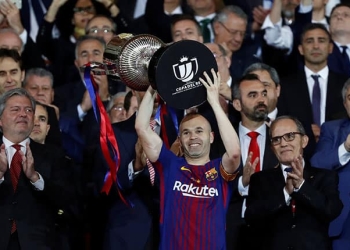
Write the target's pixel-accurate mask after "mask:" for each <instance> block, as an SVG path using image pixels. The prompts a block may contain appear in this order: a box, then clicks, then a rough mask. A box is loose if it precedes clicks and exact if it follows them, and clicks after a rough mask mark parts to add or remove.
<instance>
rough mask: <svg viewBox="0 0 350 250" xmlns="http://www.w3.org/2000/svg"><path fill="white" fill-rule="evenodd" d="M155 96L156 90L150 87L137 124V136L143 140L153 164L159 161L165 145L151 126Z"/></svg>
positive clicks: (142, 142) (143, 145)
mask: <svg viewBox="0 0 350 250" xmlns="http://www.w3.org/2000/svg"><path fill="white" fill-rule="evenodd" d="M155 96H156V94H155V91H154V89H152V87H149V88H148V89H147V91H146V94H145V96H144V97H143V99H142V102H141V104H140V107H139V111H138V114H137V117H136V122H135V129H136V132H137V135H138V136H139V138H140V140H141V145H142V147H143V150H144V152H145V154H146V156H147V158H148V159H149V160H150V161H151V162H155V161H157V160H158V157H159V154H160V150H161V148H162V144H163V142H162V140H161V139H160V137H159V136H158V135H157V134H156V133H155V132H154V131H153V130H152V129H151V127H150V125H149V122H150V119H151V115H152V111H153V105H154V98H155Z"/></svg>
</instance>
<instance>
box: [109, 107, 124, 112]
mask: <svg viewBox="0 0 350 250" xmlns="http://www.w3.org/2000/svg"><path fill="white" fill-rule="evenodd" d="M112 110H115V111H123V110H124V107H121V106H115V107H112Z"/></svg>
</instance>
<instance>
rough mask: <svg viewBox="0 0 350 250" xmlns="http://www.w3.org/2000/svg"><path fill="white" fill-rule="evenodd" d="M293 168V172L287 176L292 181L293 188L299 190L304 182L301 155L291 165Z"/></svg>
mask: <svg viewBox="0 0 350 250" xmlns="http://www.w3.org/2000/svg"><path fill="white" fill-rule="evenodd" d="M291 167H292V169H293V170H292V172H290V173H288V174H287V178H290V179H292V184H293V188H296V189H298V188H300V186H301V184H302V183H303V182H304V176H303V175H304V167H303V157H302V156H301V155H299V156H298V157H297V158H295V159H294V160H293V161H292V163H291Z"/></svg>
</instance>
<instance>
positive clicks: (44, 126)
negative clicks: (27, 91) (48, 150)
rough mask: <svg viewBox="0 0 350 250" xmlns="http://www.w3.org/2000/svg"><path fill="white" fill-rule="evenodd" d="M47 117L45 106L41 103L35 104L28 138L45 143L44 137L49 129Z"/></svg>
mask: <svg viewBox="0 0 350 250" xmlns="http://www.w3.org/2000/svg"><path fill="white" fill-rule="evenodd" d="M48 121H49V117H48V114H47V111H46V110H45V108H44V107H43V106H41V105H36V108H35V115H34V127H33V130H32V132H31V133H30V138H31V139H33V140H34V141H36V142H38V143H41V144H45V139H46V136H47V133H48V132H49V130H50V125H49V124H48Z"/></svg>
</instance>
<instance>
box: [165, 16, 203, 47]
mask: <svg viewBox="0 0 350 250" xmlns="http://www.w3.org/2000/svg"><path fill="white" fill-rule="evenodd" d="M171 36H172V39H173V42H178V41H181V40H193V41H197V42H200V43H202V42H203V36H202V31H201V27H200V25H199V23H198V22H197V21H196V19H194V18H193V17H192V16H190V15H176V16H174V17H173V19H172V22H171Z"/></svg>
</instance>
